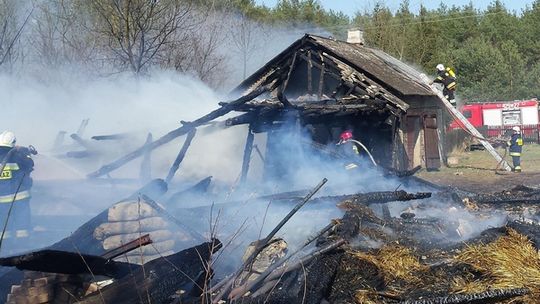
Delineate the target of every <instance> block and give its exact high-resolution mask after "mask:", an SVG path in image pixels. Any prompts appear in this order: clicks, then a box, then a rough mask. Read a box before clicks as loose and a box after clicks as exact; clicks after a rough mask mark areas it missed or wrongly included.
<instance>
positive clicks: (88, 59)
mask: <svg viewBox="0 0 540 304" xmlns="http://www.w3.org/2000/svg"><path fill="white" fill-rule="evenodd" d="M34 15H35V16H34V18H35V21H34V26H33V31H32V34H31V36H30V38H29V40H30V43H31V45H32V46H33V50H34V51H35V55H36V59H37V62H38V63H40V64H41V65H43V66H44V67H45V68H51V67H52V68H57V67H59V66H65V65H80V64H83V65H85V66H86V67H102V66H103V63H102V64H100V65H98V64H97V63H98V62H99V61H98V58H99V54H100V50H99V45H100V44H99V41H98V40H97V38H96V37H95V35H94V34H93V33H92V32H91V31H89V30H88V27H89V22H90V20H89V17H88V15H87V12H85V11H84V10H82V9H81V7H80V5H79V4H78V3H77V2H76V1H73V0H46V1H37V2H36V12H35V14H34Z"/></svg>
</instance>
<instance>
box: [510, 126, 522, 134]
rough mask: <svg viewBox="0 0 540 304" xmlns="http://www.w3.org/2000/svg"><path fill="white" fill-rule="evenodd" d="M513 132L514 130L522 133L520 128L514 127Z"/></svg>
mask: <svg viewBox="0 0 540 304" xmlns="http://www.w3.org/2000/svg"><path fill="white" fill-rule="evenodd" d="M512 130H514V131H515V132H517V133H519V132H521V129H520V128H519V127H518V126H515V127H513V128H512Z"/></svg>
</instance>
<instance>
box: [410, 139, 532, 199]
mask: <svg viewBox="0 0 540 304" xmlns="http://www.w3.org/2000/svg"><path fill="white" fill-rule="evenodd" d="M498 152H499V153H500V154H501V155H504V154H505V152H504V150H503V149H498ZM449 157H455V158H457V160H458V164H457V165H450V166H449V167H442V168H441V169H440V170H439V171H434V172H427V171H425V170H422V171H421V172H419V173H418V174H417V175H418V176H419V177H421V178H424V179H426V180H429V181H430V182H433V183H436V184H439V185H443V186H454V187H458V188H460V189H463V190H467V191H473V192H485V193H492V192H498V191H501V190H504V189H508V188H512V187H513V186H515V185H527V186H533V187H535V186H540V145H538V144H535V143H533V144H526V145H525V146H524V147H523V156H522V158H521V166H522V168H523V172H522V173H514V172H506V171H500V170H498V171H496V170H495V168H496V167H497V161H495V159H494V158H493V157H492V156H491V155H490V154H489V153H488V152H487V151H472V152H456V153H453V154H450V155H449ZM506 160H507V161H508V162H509V163H510V165H511V163H512V158H511V157H510V156H508V155H507V156H506Z"/></svg>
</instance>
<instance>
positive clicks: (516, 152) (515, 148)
mask: <svg viewBox="0 0 540 304" xmlns="http://www.w3.org/2000/svg"><path fill="white" fill-rule="evenodd" d="M512 131H513V132H512V137H511V138H510V140H509V141H508V142H507V145H508V147H509V149H508V150H509V152H510V156H512V162H513V163H514V172H521V151H522V147H523V138H522V137H521V130H520V129H519V127H517V126H516V127H513V128H512Z"/></svg>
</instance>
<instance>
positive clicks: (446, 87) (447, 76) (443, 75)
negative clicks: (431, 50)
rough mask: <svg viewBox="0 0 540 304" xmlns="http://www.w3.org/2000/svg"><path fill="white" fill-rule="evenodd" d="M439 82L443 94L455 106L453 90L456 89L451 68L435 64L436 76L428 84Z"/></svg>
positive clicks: (454, 75)
mask: <svg viewBox="0 0 540 304" xmlns="http://www.w3.org/2000/svg"><path fill="white" fill-rule="evenodd" d="M433 83H440V84H442V85H443V95H444V97H445V98H446V99H448V101H450V103H451V104H452V105H453V106H454V107H455V106H456V100H455V96H454V91H455V90H456V73H454V71H453V70H452V69H451V68H448V67H447V68H445V67H444V65H442V64H440V63H439V64H438V65H437V78H435V80H433V81H432V82H431V83H430V84H433Z"/></svg>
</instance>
